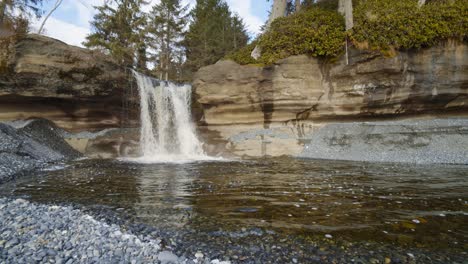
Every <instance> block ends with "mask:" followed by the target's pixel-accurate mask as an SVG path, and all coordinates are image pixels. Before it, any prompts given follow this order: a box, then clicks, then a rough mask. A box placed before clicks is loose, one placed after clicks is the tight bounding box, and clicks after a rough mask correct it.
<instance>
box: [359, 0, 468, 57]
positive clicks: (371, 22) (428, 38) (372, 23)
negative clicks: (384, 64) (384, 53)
mask: <svg viewBox="0 0 468 264" xmlns="http://www.w3.org/2000/svg"><path fill="white" fill-rule="evenodd" d="M467 6H468V3H467V1H466V0H447V1H431V2H429V3H428V4H427V5H425V6H423V7H421V8H418V5H417V0H398V1H394V0H361V1H360V4H359V5H358V6H357V7H356V9H355V10H354V21H355V25H354V28H353V30H352V32H351V38H352V39H353V40H354V41H355V42H357V45H358V46H359V43H366V44H368V45H364V46H368V47H369V48H372V49H380V50H389V49H411V48H421V47H428V46H432V45H434V44H436V43H437V42H439V41H440V40H443V39H447V38H454V37H455V38H461V39H463V38H466V34H467V22H468V21H467V15H468V13H467Z"/></svg>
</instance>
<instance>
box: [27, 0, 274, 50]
mask: <svg viewBox="0 0 468 264" xmlns="http://www.w3.org/2000/svg"><path fill="white" fill-rule="evenodd" d="M225 1H226V2H227V3H228V4H229V6H230V8H231V11H233V12H236V13H238V14H239V15H240V16H241V17H242V18H243V19H244V22H245V23H246V25H247V28H248V30H249V32H250V34H251V35H252V36H255V35H256V34H258V33H259V32H260V27H261V26H262V25H263V24H264V23H265V21H266V20H267V17H268V11H269V9H270V6H271V3H270V2H268V1H267V0H225ZM150 2H152V4H155V3H158V2H159V0H151V1H150ZM182 2H183V3H184V4H188V5H191V6H193V5H194V3H195V0H182ZM54 3H55V0H47V1H46V2H45V4H44V6H43V8H44V10H46V12H47V11H48V10H50V9H51V8H52V6H53V5H54ZM103 3H104V0H63V3H62V5H61V6H60V7H59V8H58V9H57V10H56V11H55V13H54V14H53V15H52V17H51V18H49V20H47V24H46V26H45V29H46V31H45V34H46V35H48V36H51V37H54V38H57V39H60V40H62V41H64V42H66V43H68V44H71V45H77V46H81V42H83V40H84V38H85V37H86V35H88V34H89V33H90V31H91V28H90V24H89V22H90V20H91V19H92V17H93V15H94V14H95V12H96V11H95V9H94V8H93V6H96V5H102V4H103ZM145 8H146V10H149V9H150V6H147V7H145ZM42 19H43V18H42ZM42 19H40V20H38V21H35V22H34V23H33V31H35V30H37V28H39V25H40V23H41V22H42Z"/></svg>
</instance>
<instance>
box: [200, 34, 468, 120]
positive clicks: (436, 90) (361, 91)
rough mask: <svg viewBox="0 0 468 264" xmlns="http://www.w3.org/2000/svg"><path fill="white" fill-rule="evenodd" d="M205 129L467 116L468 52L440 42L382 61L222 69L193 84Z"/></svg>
mask: <svg viewBox="0 0 468 264" xmlns="http://www.w3.org/2000/svg"><path fill="white" fill-rule="evenodd" d="M194 87H195V91H196V96H197V101H198V102H199V103H200V104H201V106H202V108H203V113H204V115H203V119H202V120H201V121H203V122H204V123H206V124H208V125H222V124H223V125H224V124H240V123H243V124H245V123H251V124H259V123H264V124H265V125H268V124H269V123H271V122H285V121H289V120H318V119H342V118H351V119H356V118H361V117H372V118H375V117H385V116H402V115H410V114H411V115H413V114H424V113H442V112H452V111H457V112H458V113H462V112H463V113H466V112H468V111H467V110H468V46H467V45H466V44H464V43H457V42H453V41H452V42H446V43H444V44H441V45H439V46H437V47H433V48H429V49H423V50H417V51H407V52H400V53H398V54H397V55H396V56H395V57H392V58H386V57H383V56H382V55H380V54H377V53H372V52H360V51H356V50H355V51H352V52H351V54H350V63H349V65H346V62H345V60H344V59H341V60H339V61H338V62H334V63H333V62H327V61H323V60H318V59H315V58H309V57H307V56H294V57H289V58H287V59H284V60H281V61H279V62H278V63H277V64H275V65H273V66H270V67H257V66H249V65H247V66H241V65H239V64H237V63H235V62H232V61H220V62H218V63H217V64H215V65H211V66H208V67H205V68H202V69H201V70H200V71H199V72H198V73H197V75H196V77H195V81H194Z"/></svg>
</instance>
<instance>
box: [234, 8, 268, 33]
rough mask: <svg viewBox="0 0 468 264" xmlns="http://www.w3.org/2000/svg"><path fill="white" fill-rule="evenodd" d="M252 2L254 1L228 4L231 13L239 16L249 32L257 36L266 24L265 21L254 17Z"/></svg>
mask: <svg viewBox="0 0 468 264" xmlns="http://www.w3.org/2000/svg"><path fill="white" fill-rule="evenodd" d="M252 1H253V0H227V3H228V4H229V6H230V7H231V11H233V12H234V13H237V14H239V16H240V17H241V18H242V19H243V20H244V23H245V24H246V25H247V29H248V31H249V32H250V33H253V34H254V35H257V34H258V33H260V27H261V26H262V25H263V24H264V21H262V19H261V18H259V17H257V16H255V15H253V13H252ZM256 1H258V0H256Z"/></svg>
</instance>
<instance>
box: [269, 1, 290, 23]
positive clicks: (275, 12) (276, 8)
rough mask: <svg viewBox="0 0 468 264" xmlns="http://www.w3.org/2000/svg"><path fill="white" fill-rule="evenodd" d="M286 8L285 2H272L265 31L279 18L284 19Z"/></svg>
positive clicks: (286, 2) (286, 3)
mask: <svg viewBox="0 0 468 264" xmlns="http://www.w3.org/2000/svg"><path fill="white" fill-rule="evenodd" d="M287 6H288V1H287V0H274V1H273V7H272V9H271V14H270V18H269V19H268V23H267V29H268V28H269V27H270V25H271V23H273V21H275V19H277V18H279V17H284V16H285V15H286V8H287Z"/></svg>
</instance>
